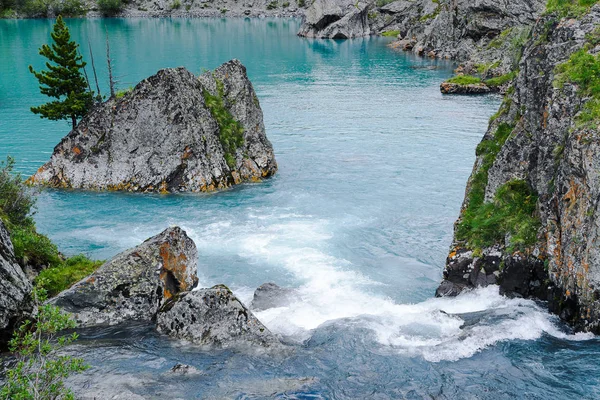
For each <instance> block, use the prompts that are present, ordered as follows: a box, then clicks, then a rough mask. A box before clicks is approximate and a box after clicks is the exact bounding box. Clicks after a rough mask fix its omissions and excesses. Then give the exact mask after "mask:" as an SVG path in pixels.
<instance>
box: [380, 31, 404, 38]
mask: <svg viewBox="0 0 600 400" xmlns="http://www.w3.org/2000/svg"><path fill="white" fill-rule="evenodd" d="M399 34H400V31H385V32H382V33H381V36H390V37H396V36H398V35H399Z"/></svg>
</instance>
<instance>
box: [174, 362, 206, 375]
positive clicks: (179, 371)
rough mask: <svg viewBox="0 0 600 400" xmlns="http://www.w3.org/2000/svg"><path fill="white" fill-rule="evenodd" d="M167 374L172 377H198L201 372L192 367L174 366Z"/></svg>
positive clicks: (184, 365)
mask: <svg viewBox="0 0 600 400" xmlns="http://www.w3.org/2000/svg"><path fill="white" fill-rule="evenodd" d="M169 373H171V374H174V375H200V374H202V371H200V370H199V369H198V368H196V367H194V366H193V365H187V364H175V365H173V367H171V369H170V370H169Z"/></svg>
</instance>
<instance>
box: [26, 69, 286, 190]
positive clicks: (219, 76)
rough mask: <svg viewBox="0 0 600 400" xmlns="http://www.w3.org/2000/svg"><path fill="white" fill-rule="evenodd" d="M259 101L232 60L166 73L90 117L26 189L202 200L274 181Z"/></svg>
mask: <svg viewBox="0 0 600 400" xmlns="http://www.w3.org/2000/svg"><path fill="white" fill-rule="evenodd" d="M276 170H277V163H276V162H275V156H274V154H273V148H272V146H271V143H270V142H269V140H268V139H267V137H266V135H265V127H264V123H263V115H262V111H261V108H260V105H259V103H258V98H257V97H256V93H255V92H254V89H253V88H252V84H251V83H250V81H249V80H248V77H247V75H246V68H245V67H244V66H243V65H242V64H241V63H240V62H239V61H237V60H232V61H229V62H227V63H225V64H223V65H221V66H220V67H219V68H217V69H216V70H214V71H213V72H206V73H205V74H203V75H201V76H200V77H196V76H194V75H193V74H192V73H191V72H189V71H187V70H186V69H185V68H175V69H163V70H160V71H159V72H158V73H157V74H156V75H154V76H151V77H150V78H147V79H145V80H143V81H142V82H140V83H139V84H138V85H137V86H136V87H135V88H134V89H133V90H132V91H131V92H129V93H126V94H125V95H124V96H122V97H121V98H112V99H110V100H108V101H106V102H105V103H103V104H102V105H100V106H98V107H97V108H95V109H94V110H92V111H91V112H90V113H88V115H87V116H86V117H85V118H84V119H83V120H82V121H81V122H80V123H79V125H77V127H76V128H75V129H74V130H73V131H71V132H70V133H69V134H68V135H67V136H66V137H65V138H64V139H63V140H62V141H61V142H60V143H59V144H58V145H57V146H56V147H55V149H54V153H53V154H52V157H51V159H50V161H49V162H48V163H46V164H45V165H43V166H42V167H41V168H40V169H39V170H38V171H37V172H36V173H35V174H34V175H33V176H32V177H31V178H29V183H32V184H36V185H47V186H52V187H58V188H78V189H91V190H126V191H136V192H137V191H139V192H200V191H211V190H215V189H222V188H226V187H229V186H231V185H234V184H237V183H241V182H245V181H259V180H261V179H263V178H266V177H269V176H271V175H273V174H274V173H275V172H276Z"/></svg>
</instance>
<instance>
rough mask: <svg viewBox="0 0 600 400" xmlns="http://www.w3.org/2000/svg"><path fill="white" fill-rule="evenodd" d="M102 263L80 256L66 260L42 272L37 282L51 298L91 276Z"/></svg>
mask: <svg viewBox="0 0 600 400" xmlns="http://www.w3.org/2000/svg"><path fill="white" fill-rule="evenodd" d="M102 263H103V262H102V261H92V260H90V259H89V258H87V257H86V256H84V255H81V254H80V255H78V256H73V257H70V258H68V259H66V260H65V261H63V262H61V263H60V264H58V265H57V266H55V267H50V268H47V269H45V270H43V271H42V272H40V274H39V275H38V277H37V280H38V281H39V282H40V286H41V287H43V288H44V289H45V290H47V291H48V295H50V296H51V297H53V296H56V295H57V294H59V293H60V292H62V291H63V290H65V289H68V288H70V287H71V286H73V284H75V283H77V282H79V281H80V280H82V279H83V278H85V277H86V276H88V275H90V274H92V273H93V272H94V271H96V270H97V269H98V267H100V266H101V265H102Z"/></svg>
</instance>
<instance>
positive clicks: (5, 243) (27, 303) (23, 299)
mask: <svg viewBox="0 0 600 400" xmlns="http://www.w3.org/2000/svg"><path fill="white" fill-rule="evenodd" d="M31 289H32V287H31V282H29V279H27V276H26V275H25V273H24V272H23V270H22V269H21V267H20V266H19V264H18V263H17V261H16V259H15V253H14V249H13V245H12V242H11V240H10V236H9V234H8V231H7V230H6V227H5V226H4V223H3V222H2V220H0V293H2V295H0V348H2V347H4V346H6V344H7V343H8V341H9V340H10V338H11V336H12V332H13V330H14V328H16V327H17V326H18V325H19V322H21V321H22V320H23V319H24V318H25V317H26V316H27V315H28V314H29V313H30V312H31V310H32V302H31Z"/></svg>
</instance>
